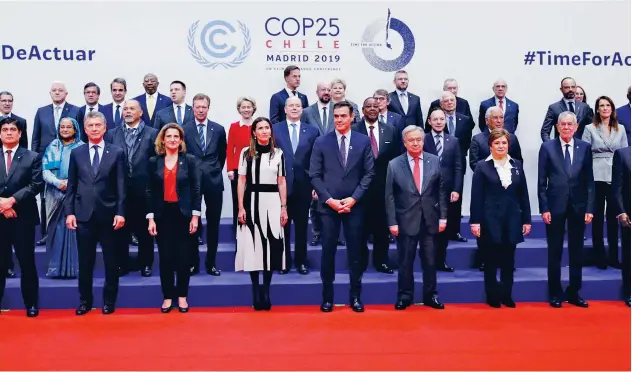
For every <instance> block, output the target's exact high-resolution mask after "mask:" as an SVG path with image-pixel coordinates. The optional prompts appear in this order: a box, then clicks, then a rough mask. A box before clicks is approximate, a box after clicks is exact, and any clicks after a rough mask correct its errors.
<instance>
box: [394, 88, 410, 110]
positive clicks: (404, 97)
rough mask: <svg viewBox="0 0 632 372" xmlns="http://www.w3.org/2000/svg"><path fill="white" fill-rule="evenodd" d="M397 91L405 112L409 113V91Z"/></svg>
mask: <svg viewBox="0 0 632 372" xmlns="http://www.w3.org/2000/svg"><path fill="white" fill-rule="evenodd" d="M395 91H396V92H397V98H398V99H399V103H400V104H401V105H402V108H403V109H404V114H407V113H408V92H406V91H405V90H399V89H395Z"/></svg>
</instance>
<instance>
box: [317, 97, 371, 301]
mask: <svg viewBox="0 0 632 372" xmlns="http://www.w3.org/2000/svg"><path fill="white" fill-rule="evenodd" d="M352 122H353V106H351V104H349V103H348V102H347V101H341V102H338V103H336V104H335V105H334V124H335V127H336V129H335V130H334V131H333V132H329V133H327V134H326V135H324V136H320V137H318V139H316V142H315V143H314V149H313V150H312V157H311V159H310V167H309V176H310V178H311V181H312V186H313V187H314V189H316V193H317V194H318V207H319V209H320V211H321V219H322V224H323V232H322V234H323V244H322V247H323V252H322V262H321V268H320V277H321V280H322V282H323V301H322V303H321V305H320V310H321V311H322V312H331V311H332V310H333V306H334V279H335V275H336V274H335V273H336V268H335V263H336V248H337V240H338V235H339V233H340V223H341V222H342V224H343V226H344V233H345V238H346V240H347V259H348V264H349V277H350V278H349V279H350V292H349V297H350V304H351V308H352V309H353V311H355V312H363V311H364V305H363V304H362V301H361V299H360V292H361V291H362V263H361V260H362V253H361V249H360V246H361V241H362V227H363V224H364V221H363V219H364V218H363V217H364V208H370V205H367V203H370V202H371V201H370V200H367V199H366V198H364V196H365V193H366V191H367V190H368V188H369V185H370V184H371V179H372V178H373V175H374V170H373V154H372V152H371V142H370V140H369V137H367V136H365V135H363V134H361V133H358V132H352V131H351V123H352Z"/></svg>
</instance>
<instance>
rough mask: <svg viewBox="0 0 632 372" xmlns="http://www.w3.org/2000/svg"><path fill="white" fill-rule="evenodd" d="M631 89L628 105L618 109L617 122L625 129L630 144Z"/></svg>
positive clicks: (631, 121) (631, 122)
mask: <svg viewBox="0 0 632 372" xmlns="http://www.w3.org/2000/svg"><path fill="white" fill-rule="evenodd" d="M630 106H632V102H630V87H628V103H627V104H626V105H623V106H621V107H619V108H618V109H617V120H618V121H619V124H621V125H623V127H624V128H625V134H626V135H627V136H628V143H630V126H632V120H631V119H630Z"/></svg>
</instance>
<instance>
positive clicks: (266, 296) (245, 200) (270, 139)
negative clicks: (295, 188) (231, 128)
mask: <svg viewBox="0 0 632 372" xmlns="http://www.w3.org/2000/svg"><path fill="white" fill-rule="evenodd" d="M238 173H239V180H238V183H237V198H238V203H239V213H238V220H239V227H238V229H237V253H236V255H235V271H249V272H250V280H251V281H252V302H253V307H254V308H255V310H270V308H271V307H272V304H271V303H270V283H271V282H272V272H273V271H279V270H284V269H285V265H286V262H285V252H284V247H285V245H284V243H283V226H285V224H286V223H287V205H286V200H287V199H286V196H287V192H286V185H285V159H284V156H283V151H281V149H280V148H277V147H276V146H275V141H274V135H273V133H272V125H271V124H270V121H269V120H268V119H266V118H263V117H259V118H257V119H255V120H254V122H253V123H252V126H251V127H250V146H249V147H246V148H244V149H243V150H242V151H241V155H240V157H239V169H238ZM259 271H262V272H263V285H262V286H260V285H259Z"/></svg>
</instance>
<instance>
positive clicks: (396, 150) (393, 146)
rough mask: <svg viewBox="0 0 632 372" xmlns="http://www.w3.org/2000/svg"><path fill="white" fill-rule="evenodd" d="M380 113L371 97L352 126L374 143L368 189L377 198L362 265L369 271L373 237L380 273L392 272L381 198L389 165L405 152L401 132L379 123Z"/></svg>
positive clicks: (369, 214)
mask: <svg viewBox="0 0 632 372" xmlns="http://www.w3.org/2000/svg"><path fill="white" fill-rule="evenodd" d="M379 112H380V108H379V103H378V101H377V100H376V99H375V98H373V97H369V98H367V99H365V100H364V104H363V105H362V113H363V114H364V119H363V120H362V121H360V122H359V123H357V124H354V125H353V126H352V128H351V129H352V130H353V131H354V132H358V133H362V134H363V135H365V136H368V137H369V140H370V142H371V154H372V155H373V159H374V160H373V163H374V166H373V170H374V175H373V178H372V179H371V184H370V185H369V189H368V190H367V191H366V194H365V196H364V197H365V198H366V200H373V201H375V204H374V205H372V206H371V208H366V209H365V210H364V228H363V230H362V242H361V244H362V246H361V248H362V268H363V269H364V270H366V268H367V266H368V264H369V248H368V245H367V242H368V240H369V236H370V235H372V236H373V266H374V267H375V269H376V270H377V271H379V272H382V273H386V274H392V273H393V269H392V268H391V265H390V262H389V258H388V248H389V231H388V227H387V225H386V209H385V206H384V203H380V202H379V201H381V200H382V198H384V189H385V187H386V186H385V185H386V168H387V167H388V163H389V162H390V161H391V160H392V159H393V158H395V157H396V156H398V155H399V154H400V153H401V151H400V148H401V145H400V143H401V140H400V137H399V133H398V132H397V130H396V129H395V127H393V126H392V125H387V124H382V123H379V122H378V115H379Z"/></svg>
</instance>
